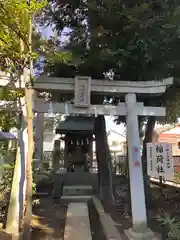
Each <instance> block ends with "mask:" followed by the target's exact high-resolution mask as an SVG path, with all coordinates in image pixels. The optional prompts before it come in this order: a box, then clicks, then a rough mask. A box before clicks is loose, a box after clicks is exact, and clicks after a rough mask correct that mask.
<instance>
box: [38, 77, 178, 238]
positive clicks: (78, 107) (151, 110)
mask: <svg viewBox="0 0 180 240" xmlns="http://www.w3.org/2000/svg"><path fill="white" fill-rule="evenodd" d="M172 83H173V78H167V79H163V80H162V81H145V82H136V81H129V82H128V81H127V82H126V81H108V80H96V79H92V80H91V78H90V77H82V76H81V77H75V79H73V78H52V77H46V76H42V77H40V78H39V79H37V80H36V82H35V84H34V88H35V90H37V91H45V92H51V93H52V96H53V94H57V93H73V92H74V96H75V101H74V104H67V103H58V102H45V101H43V100H42V99H38V98H36V99H35V103H34V111H35V112H37V113H38V114H42V113H48V112H49V110H50V109H51V112H53V113H54V114H55V113H60V114H83V115H111V116H126V121H127V137H128V157H129V172H130V187H131V205H132V222H133V228H132V229H131V230H129V231H128V232H127V235H128V236H129V238H130V239H137V238H138V239H141V235H142V236H143V237H145V238H146V239H148V238H151V239H152V237H153V236H152V234H150V232H149V230H148V229H147V216H146V206H145V195H144V183H143V170H142V162H141V154H140V137H139V126H138V116H157V117H161V116H165V115H166V111H165V108H164V107H149V106H144V104H143V103H141V102H137V101H136V96H137V95H145V96H146V97H153V96H155V95H160V94H163V93H164V92H165V91H166V88H167V87H169V86H170V85H171V84H172ZM91 94H96V95H109V96H124V97H125V102H120V103H119V104H118V105H117V106H108V105H91V102H90V96H91ZM41 124H42V123H41Z"/></svg>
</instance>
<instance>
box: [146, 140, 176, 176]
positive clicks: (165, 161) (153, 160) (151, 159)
mask: <svg viewBox="0 0 180 240" xmlns="http://www.w3.org/2000/svg"><path fill="white" fill-rule="evenodd" d="M147 167H148V169H147V170H148V175H149V176H151V177H160V176H162V177H164V178H165V179H166V180H172V179H173V173H174V168H173V158H172V146H171V144H168V143H147Z"/></svg>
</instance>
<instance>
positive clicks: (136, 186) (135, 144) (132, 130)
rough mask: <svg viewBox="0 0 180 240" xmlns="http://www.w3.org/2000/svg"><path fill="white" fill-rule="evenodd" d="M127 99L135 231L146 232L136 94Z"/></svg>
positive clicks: (128, 96)
mask: <svg viewBox="0 0 180 240" xmlns="http://www.w3.org/2000/svg"><path fill="white" fill-rule="evenodd" d="M125 101H126V107H127V119H126V123H127V137H128V157H129V173H130V188H131V207H132V222H133V230H134V231H135V232H144V231H145V230H146V229H147V216H146V206H145V195H144V182H143V170H142V162H141V154H140V137H139V125H138V116H137V113H136V95H135V94H132V93H129V94H127V95H126V96H125Z"/></svg>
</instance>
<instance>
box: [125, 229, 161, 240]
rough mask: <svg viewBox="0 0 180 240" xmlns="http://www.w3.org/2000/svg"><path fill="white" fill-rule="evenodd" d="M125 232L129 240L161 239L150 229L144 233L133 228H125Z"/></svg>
mask: <svg viewBox="0 0 180 240" xmlns="http://www.w3.org/2000/svg"><path fill="white" fill-rule="evenodd" d="M124 232H125V234H126V236H127V237H128V238H129V240H159V239H158V238H157V237H156V236H155V234H154V233H153V232H152V231H151V230H150V229H148V230H147V232H144V233H138V232H135V231H134V230H133V229H132V228H130V229H128V230H124Z"/></svg>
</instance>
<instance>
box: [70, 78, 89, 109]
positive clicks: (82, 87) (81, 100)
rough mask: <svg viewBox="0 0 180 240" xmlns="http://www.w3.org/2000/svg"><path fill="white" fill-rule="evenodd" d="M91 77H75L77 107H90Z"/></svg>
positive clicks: (75, 103)
mask: <svg viewBox="0 0 180 240" xmlns="http://www.w3.org/2000/svg"><path fill="white" fill-rule="evenodd" d="M90 98H91V77H83V76H76V77H75V100H74V106H75V107H83V108H86V107H89V106H90V104H91V102H90Z"/></svg>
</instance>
